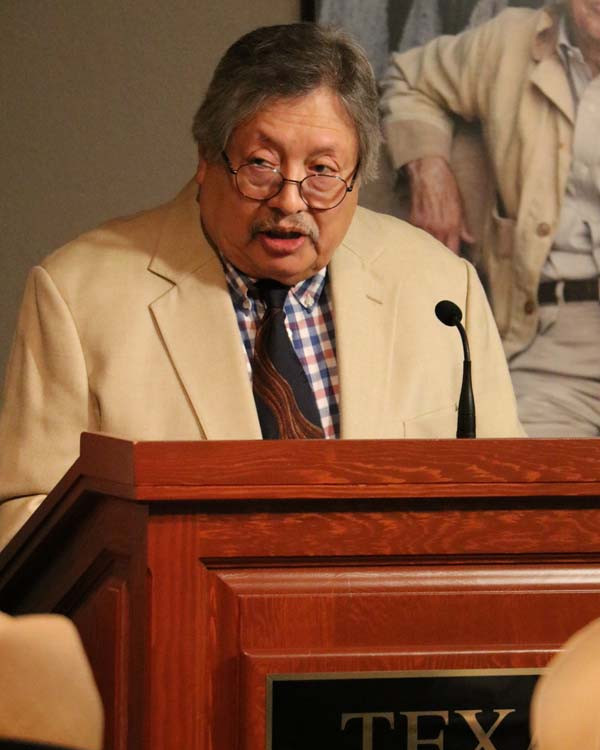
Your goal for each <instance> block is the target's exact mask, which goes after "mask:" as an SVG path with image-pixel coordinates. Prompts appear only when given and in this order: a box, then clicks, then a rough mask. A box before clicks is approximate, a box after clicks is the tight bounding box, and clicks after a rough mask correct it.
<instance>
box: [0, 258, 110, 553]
mask: <svg viewBox="0 0 600 750" xmlns="http://www.w3.org/2000/svg"><path fill="white" fill-rule="evenodd" d="M89 404H90V399H89V395H88V379H87V372H86V365H85V360H84V356H83V351H82V348H81V344H80V341H79V336H78V333H77V330H76V326H75V322H74V321H73V318H72V316H71V313H70V311H69V309H68V306H67V304H66V303H65V301H64V299H63V298H62V297H61V295H60V294H59V292H58V290H57V288H56V286H55V285H54V283H53V281H52V279H51V277H50V275H49V274H48V272H47V271H46V270H45V269H44V268H42V267H36V268H34V269H33V270H32V272H31V274H30V276H29V278H28V280H27V285H26V288H25V295H24V298H23V303H22V306H21V311H20V315H19V320H18V324H17V331H16V335H15V340H14V343H13V347H12V351H11V355H10V358H9V362H8V367H7V373H6V381H5V387H4V402H3V409H2V412H1V413H0V548H2V547H4V546H5V545H6V543H7V542H8V541H9V540H10V538H11V537H12V536H14V534H15V533H16V532H17V531H18V529H19V528H20V527H21V526H22V525H23V523H25V521H26V520H27V518H28V517H29V516H30V515H31V513H33V511H34V510H35V509H36V508H37V506H38V505H39V504H40V502H41V501H42V500H43V499H44V497H45V496H46V494H47V493H48V492H49V491H50V489H51V488H52V487H53V486H54V485H55V484H56V482H57V481H58V480H59V479H60V477H61V476H62V475H63V474H64V473H65V471H66V470H67V469H68V468H69V466H70V465H71V464H72V463H73V462H74V461H75V459H76V458H77V456H78V453H79V435H80V433H81V432H82V431H84V430H87V429H94V428H95V427H96V424H95V422H96V419H95V416H94V414H93V413H92V411H93V410H92V409H91V408H90V406H89Z"/></svg>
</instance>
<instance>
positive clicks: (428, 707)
mask: <svg viewBox="0 0 600 750" xmlns="http://www.w3.org/2000/svg"><path fill="white" fill-rule="evenodd" d="M542 671H543V670H541V669H503V670H497V669H493V670H482V669H477V670H445V671H425V672H378V673H374V672H358V673H344V672H341V673H339V672H338V673H333V674H295V675H290V674H288V675H277V674H272V675H269V676H268V677H267V750H528V748H529V746H530V736H529V704H530V701H531V695H532V692H533V688H534V686H535V683H536V680H537V678H538V676H539V675H540V674H541V673H542Z"/></svg>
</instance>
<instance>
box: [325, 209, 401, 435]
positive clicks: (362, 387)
mask: <svg viewBox="0 0 600 750" xmlns="http://www.w3.org/2000/svg"><path fill="white" fill-rule="evenodd" d="M363 219H364V212H363V211H362V210H361V209H358V211H357V214H356V217H355V219H354V221H353V223H352V225H351V228H350V229H349V231H348V234H347V236H346V238H345V239H344V242H343V243H342V245H341V246H340V247H339V248H338V249H337V250H336V252H335V254H334V256H333V259H332V261H331V263H330V273H331V289H332V299H333V314H334V321H335V335H336V350H337V362H338V372H339V378H340V437H342V438H370V437H378V436H380V435H381V432H380V425H381V422H382V420H383V416H384V414H383V409H384V406H385V403H386V398H387V394H388V393H389V386H390V376H391V361H392V342H393V341H394V326H395V321H396V315H395V309H396V295H395V293H394V290H393V289H391V288H388V287H385V286H384V284H383V283H382V281H381V279H379V278H378V277H377V276H375V275H374V273H373V272H372V270H371V268H370V265H371V263H372V262H373V260H374V259H375V258H376V257H377V256H378V255H379V253H380V252H381V251H380V249H379V247H378V243H377V240H376V237H377V232H376V231H373V230H374V227H371V228H370V229H369V230H368V231H367V226H365V222H364V221H363ZM383 421H385V420H383Z"/></svg>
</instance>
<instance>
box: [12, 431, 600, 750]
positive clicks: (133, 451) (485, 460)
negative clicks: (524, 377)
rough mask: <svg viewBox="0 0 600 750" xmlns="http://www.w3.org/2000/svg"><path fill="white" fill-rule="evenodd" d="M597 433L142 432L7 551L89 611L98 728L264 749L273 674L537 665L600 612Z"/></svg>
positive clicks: (29, 596) (27, 582)
mask: <svg viewBox="0 0 600 750" xmlns="http://www.w3.org/2000/svg"><path fill="white" fill-rule="evenodd" d="M599 498H600V441H594V440H568V441H566V440H477V441H471V440H464V441H456V440H440V441H412V440H402V441H298V442H293V443H291V442H260V441H257V442H197V443H133V442H129V441H124V440H118V439H114V438H109V437H102V436H96V435H89V434H84V435H83V436H82V442H81V457H80V459H79V460H78V461H77V463H76V464H75V465H74V466H73V468H72V469H71V470H70V471H69V472H68V474H67V475H66V476H65V477H64V478H63V480H61V482H60V483H59V484H58V486H57V487H56V488H55V490H54V491H53V492H52V493H51V495H49V497H48V499H47V500H46V501H45V503H44V504H43V505H42V506H41V508H40V509H39V510H38V511H37V512H36V513H35V514H34V516H33V517H32V518H31V519H30V521H29V522H28V523H27V524H26V526H25V527H24V528H23V530H22V531H21V532H20V533H19V535H18V536H17V537H16V538H15V539H14V540H13V541H12V542H11V543H10V545H9V546H8V547H7V548H6V549H5V551H4V552H3V553H2V555H1V556H0V609H4V610H7V611H9V612H12V613H22V612H36V611H56V612H62V613H65V614H67V615H68V616H69V617H71V618H72V619H73V620H74V622H75V623H76V625H77V627H78V628H79V630H80V633H81V635H82V638H83V640H84V643H85V645H86V648H87V651H88V654H89V657H90V660H91V663H92V665H93V668H94V671H95V674H96V677H97V681H98V684H99V687H100V690H101V693H102V695H103V699H104V703H105V708H106V721H107V723H106V748H110V749H111V750H113V749H118V750H125V748H128V749H137V748H152V750H209V748H210V749H211V750H259V749H260V750H263V749H264V748H265V743H266V726H267V720H266V703H267V701H266V682H267V679H266V678H267V675H272V674H282V673H283V674H293V673H338V672H365V671H367V672H385V671H388V670H440V669H470V668H482V669H483V668H496V667H497V668H504V667H539V666H542V665H544V664H545V663H546V662H547V660H548V658H549V656H550V655H551V654H552V653H553V652H554V651H555V650H556V649H557V648H558V646H559V645H560V644H561V643H562V642H563V641H564V640H565V639H566V638H567V637H568V636H569V635H570V634H571V633H572V632H573V631H574V630H576V629H577V628H579V627H581V626H582V625H584V624H585V623H586V622H588V621H590V620H592V619H594V618H596V617H598V616H600V503H599Z"/></svg>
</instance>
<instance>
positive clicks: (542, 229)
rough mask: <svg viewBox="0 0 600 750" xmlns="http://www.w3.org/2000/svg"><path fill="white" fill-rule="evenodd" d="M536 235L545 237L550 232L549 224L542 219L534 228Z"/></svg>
mask: <svg viewBox="0 0 600 750" xmlns="http://www.w3.org/2000/svg"><path fill="white" fill-rule="evenodd" d="M535 231H536V234H537V236H538V237H547V236H548V235H549V234H550V231H551V229H550V224H547V223H546V222H545V221H542V223H541V224H538V225H537V229H536V230H535Z"/></svg>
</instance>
